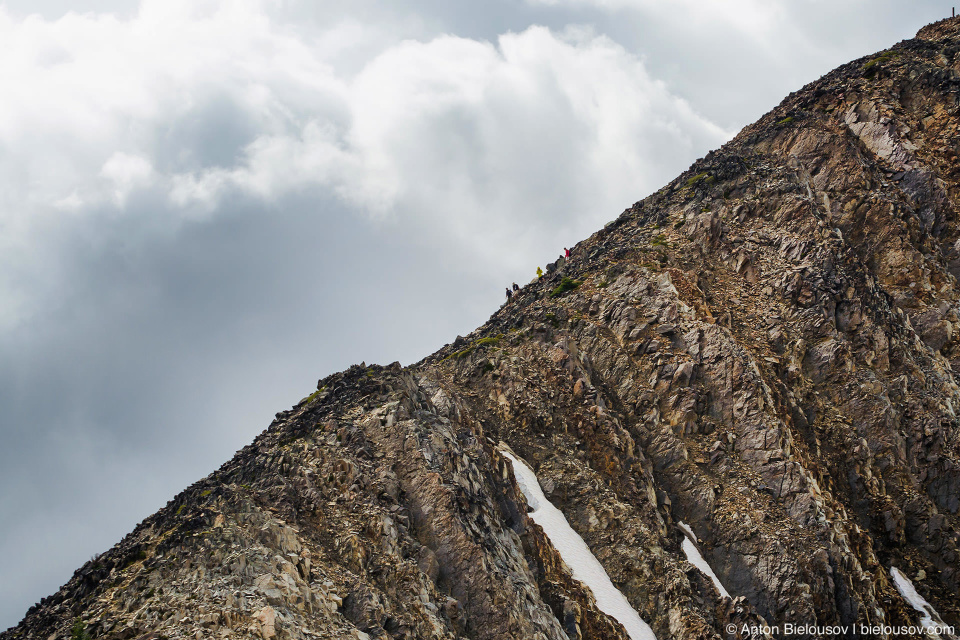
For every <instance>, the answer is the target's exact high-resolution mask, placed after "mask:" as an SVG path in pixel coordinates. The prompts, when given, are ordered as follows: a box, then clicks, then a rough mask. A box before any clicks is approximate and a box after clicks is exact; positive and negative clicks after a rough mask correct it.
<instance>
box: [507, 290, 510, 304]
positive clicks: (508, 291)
mask: <svg viewBox="0 0 960 640" xmlns="http://www.w3.org/2000/svg"><path fill="white" fill-rule="evenodd" d="M507 302H510V287H507Z"/></svg>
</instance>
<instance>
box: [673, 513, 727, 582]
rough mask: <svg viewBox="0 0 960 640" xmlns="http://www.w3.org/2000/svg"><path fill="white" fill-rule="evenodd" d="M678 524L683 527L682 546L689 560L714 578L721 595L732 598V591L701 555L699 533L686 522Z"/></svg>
mask: <svg viewBox="0 0 960 640" xmlns="http://www.w3.org/2000/svg"><path fill="white" fill-rule="evenodd" d="M677 524H678V525H679V526H680V528H681V529H683V533H684V536H683V544H682V545H680V546H681V547H682V548H683V553H684V554H685V555H686V556H687V562H689V563H690V564H692V565H693V566H695V567H696V568H697V569H700V571H703V572H704V573H705V574H707V576H708V577H709V578H710V579H711V580H713V586H715V587H716V588H717V591H719V592H720V595H722V596H725V597H727V598H731V596H730V593H729V592H728V591H727V590H726V589H724V588H723V585H722V584H720V578H718V577H717V574H715V573H714V572H713V569H711V568H710V565H709V564H707V561H706V560H705V559H704V557H703V555H701V553H700V549H698V548H697V543H698V542H699V540H697V534H695V533H694V532H693V529H691V528H690V527H689V525H687V524H686V523H685V522H678V523H677ZM731 599H732V598H731Z"/></svg>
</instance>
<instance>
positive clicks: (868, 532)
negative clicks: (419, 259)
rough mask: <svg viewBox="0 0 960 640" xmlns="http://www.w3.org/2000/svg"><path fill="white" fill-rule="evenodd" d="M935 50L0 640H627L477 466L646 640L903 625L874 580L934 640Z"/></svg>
mask: <svg viewBox="0 0 960 640" xmlns="http://www.w3.org/2000/svg"><path fill="white" fill-rule="evenodd" d="M958 30H960V21H958V20H957V19H947V20H944V21H941V22H938V23H934V24H931V25H928V26H926V27H924V28H923V29H921V30H920V32H919V33H918V36H917V38H915V39H912V40H906V41H903V42H901V43H898V44H897V45H894V47H892V48H891V49H888V50H887V51H886V52H882V53H879V54H875V55H873V56H866V57H864V58H861V59H858V60H855V61H852V62H850V63H848V64H846V65H843V66H841V67H839V68H838V69H836V70H834V71H832V72H830V73H828V74H826V75H825V76H823V77H822V78H820V79H819V80H816V81H814V82H812V83H810V84H808V85H807V86H805V87H804V88H803V89H801V90H799V91H797V92H794V93H792V94H790V95H789V96H787V97H786V98H785V99H784V100H783V101H782V102H781V103H780V104H779V105H778V106H777V107H775V108H774V109H773V110H772V111H770V112H769V113H767V114H766V115H764V116H763V117H762V118H761V119H760V120H758V121H757V122H756V123H754V124H752V125H749V126H747V127H745V128H744V129H743V130H742V131H741V132H740V133H739V134H738V135H737V136H736V137H735V138H734V139H733V140H731V141H730V142H728V143H727V144H725V145H724V146H722V147H721V148H720V149H718V150H716V151H713V152H711V153H709V154H707V155H706V156H705V157H704V158H701V159H699V160H698V161H696V162H695V163H694V164H693V165H692V166H691V167H690V169H688V170H687V171H685V172H684V173H682V174H681V175H680V176H678V177H677V178H676V179H674V180H673V181H672V182H671V183H669V184H668V185H666V186H665V187H664V188H662V189H661V190H659V191H658V192H656V193H654V194H652V195H650V196H648V197H647V198H645V199H643V200H641V201H639V202H637V203H636V204H634V205H633V206H632V207H630V208H628V209H627V210H625V211H624V212H623V213H622V214H621V215H620V216H619V217H618V218H617V219H615V220H614V221H612V222H611V223H609V224H608V225H607V226H605V227H604V228H603V229H602V230H600V231H598V232H597V233H595V234H593V235H592V236H591V237H590V238H588V239H587V240H584V241H582V242H581V243H579V244H578V245H576V247H574V250H573V255H572V257H571V259H570V260H569V261H566V262H565V263H563V264H561V265H559V267H558V268H556V269H555V270H552V271H550V272H549V273H548V274H547V275H546V276H544V278H543V279H541V280H538V281H535V282H533V283H531V284H529V285H527V286H526V287H524V288H523V289H522V290H521V291H520V292H519V293H518V294H517V295H516V296H515V297H514V299H512V300H511V301H510V302H508V303H507V304H505V305H504V306H503V307H501V309H500V310H498V311H497V312H496V313H494V314H493V316H491V318H490V320H488V321H487V322H486V323H485V324H484V325H482V326H481V327H480V328H478V329H477V330H475V331H474V332H472V333H471V334H468V335H467V336H465V337H458V338H457V340H455V341H454V342H453V343H451V344H449V345H446V346H445V347H443V348H441V349H440V350H438V351H437V352H435V353H434V354H431V355H429V356H427V357H425V358H424V359H423V360H421V361H420V362H418V363H416V364H413V365H411V366H409V367H406V368H404V367H401V366H400V365H399V364H397V363H394V364H393V365H388V366H385V367H384V366H378V365H374V366H370V367H367V366H360V365H355V366H353V367H351V368H349V369H347V370H346V371H344V372H340V373H336V374H332V375H330V376H327V377H326V378H324V379H322V380H320V381H319V382H318V385H317V387H318V390H317V392H316V393H315V394H312V395H311V396H309V397H308V398H305V399H304V400H303V401H301V402H300V403H298V404H297V405H296V406H295V407H294V408H292V409H290V410H288V411H283V412H280V413H278V414H277V418H276V420H274V422H273V423H272V424H271V426H270V427H269V428H268V429H267V430H266V431H265V432H263V433H262V434H261V435H259V436H258V437H257V438H256V439H255V440H254V442H253V443H252V444H250V445H248V446H247V447H244V448H243V449H241V450H240V451H239V452H238V453H237V455H236V456H234V458H233V459H231V460H230V461H228V462H226V463H225V464H224V465H222V466H221V467H220V469H218V470H217V471H216V472H214V473H213V474H211V475H210V476H208V477H207V478H204V479H203V480H201V481H199V482H197V483H195V484H194V485H191V487H189V488H188V489H187V490H185V491H184V492H182V493H181V494H179V495H178V496H177V497H176V498H174V499H173V500H172V501H171V502H169V503H168V504H167V506H166V507H164V508H163V509H161V510H160V511H158V512H157V513H156V514H154V515H153V516H150V517H148V518H146V519H145V520H144V521H143V522H142V523H140V524H139V525H138V526H137V527H136V529H134V531H133V532H131V533H130V534H129V535H128V536H126V537H125V538H124V539H123V540H122V541H121V542H120V543H118V545H117V546H115V547H114V548H113V549H111V550H110V551H109V552H108V553H106V554H104V555H103V556H101V557H99V558H97V559H96V560H91V562H88V563H87V564H86V565H84V567H82V568H81V569H79V570H78V571H77V572H76V573H75V574H74V576H73V578H71V580H70V581H69V582H68V583H67V585H65V586H64V587H63V588H62V589H61V590H60V591H58V592H57V593H56V594H54V595H53V596H50V597H48V598H45V599H44V600H43V601H41V603H38V605H35V606H34V607H33V608H31V609H30V611H28V613H27V616H26V617H25V618H24V621H22V622H21V623H20V625H18V626H17V627H14V628H11V629H10V630H7V631H6V632H4V633H2V634H0V638H3V639H4V640H7V639H12V638H68V637H71V636H72V635H73V636H77V635H78V634H79V635H80V636H83V634H87V636H88V637H96V638H100V637H103V638H117V639H124V638H143V639H144V640H146V639H147V638H161V637H166V638H171V639H172V638H186V637H191V638H193V637H261V638H265V639H269V638H273V637H277V638H307V637H329V638H340V637H344V638H346V637H355V638H364V637H368V638H369V637H373V638H433V637H435V638H510V637H513V638H626V637H627V636H626V632H625V630H624V629H623V628H622V627H621V626H620V625H619V623H617V622H616V621H615V620H613V619H611V618H609V617H608V616H606V615H605V614H603V613H602V612H601V611H600V610H599V609H598V608H597V606H596V603H595V602H594V601H593V598H592V595H591V594H590V592H589V591H588V590H587V589H585V588H584V587H583V585H581V584H579V583H578V582H577V581H576V580H575V579H573V578H572V576H571V575H570V573H569V571H568V570H567V569H566V567H565V564H564V562H563V559H562V558H561V557H560V556H559V554H558V553H557V551H556V550H555V549H554V548H553V546H552V545H551V544H550V542H549V539H548V538H547V537H546V536H545V534H544V532H543V530H542V529H541V528H540V527H539V526H538V525H537V524H536V523H535V522H533V521H532V519H531V518H530V517H529V516H527V513H526V508H525V504H526V503H525V499H524V498H523V495H522V493H521V492H520V491H519V489H518V487H517V484H516V481H515V479H514V477H513V472H512V469H511V467H510V464H509V462H508V461H506V460H505V458H504V457H503V456H502V454H501V453H500V451H499V447H500V446H501V443H505V444H506V445H508V446H509V447H510V448H511V449H512V450H514V451H516V452H517V454H518V455H520V456H522V457H523V458H524V459H525V460H526V461H527V463H528V464H529V465H530V466H531V468H532V469H534V470H535V471H536V473H537V476H538V478H539V481H540V483H541V485H542V486H543V489H544V493H545V495H547V497H548V498H549V499H550V500H551V502H553V503H554V504H555V506H557V507H558V508H559V509H560V510H561V511H563V513H564V515H565V516H566V517H567V519H568V520H569V521H570V523H571V525H572V526H573V528H574V529H576V530H577V533H578V534H579V535H580V536H581V537H583V539H584V540H585V541H586V542H587V544H588V545H589V547H590V548H591V550H592V551H593V553H594V554H595V555H596V556H597V558H598V559H599V560H600V562H601V563H602V564H603V566H604V568H605V569H606V571H607V572H608V574H609V575H610V577H611V579H612V581H613V583H614V584H615V585H617V587H618V588H620V589H621V591H622V592H623V593H624V595H625V596H626V597H627V599H628V600H629V601H630V603H631V604H632V605H633V606H634V607H635V608H636V609H637V611H638V612H639V613H640V614H641V617H642V618H643V619H644V620H646V621H647V622H648V623H649V624H650V625H651V627H652V628H653V629H654V631H655V633H656V634H657V637H658V638H661V640H663V639H664V638H718V637H725V638H726V637H751V635H750V634H749V633H744V632H743V630H744V629H747V628H750V627H763V626H764V625H767V626H769V627H771V628H774V627H778V632H770V633H769V634H768V635H769V636H771V637H817V636H818V634H816V633H811V634H806V635H805V634H802V633H801V634H785V633H782V628H783V625H785V624H786V623H794V624H813V625H838V626H842V627H844V628H845V629H847V631H846V632H845V633H844V634H842V635H843V637H865V636H868V635H870V636H872V635H877V634H870V633H862V632H859V631H857V629H856V625H857V624H863V625H878V624H879V625H893V626H909V625H911V624H914V625H915V624H917V622H918V620H919V615H918V612H916V611H915V610H914V609H913V608H911V606H910V604H909V603H908V602H907V601H906V600H905V599H904V598H903V597H902V596H901V595H900V594H899V592H898V590H897V587H896V585H895V584H894V581H893V579H892V578H891V575H890V571H891V568H892V567H894V566H895V567H897V568H898V569H900V570H903V571H904V572H905V573H906V574H907V576H908V578H909V579H911V580H913V581H914V584H915V586H916V587H917V590H918V591H919V592H920V594H921V595H922V596H923V597H924V598H926V600H928V601H929V602H930V603H931V604H932V605H933V606H934V607H935V608H936V610H937V612H938V614H939V615H940V616H941V617H942V619H943V621H944V622H946V623H948V624H953V625H954V626H957V625H960V595H958V594H960V586H958V580H960V560H958V551H960V516H958V508H960V425H958V422H957V418H956V409H955V408H954V407H955V406H956V407H958V408H960V386H958V385H957V375H958V374H957V371H960V343H958V341H957V340H956V337H955V332H956V328H955V327H956V325H957V324H958V323H960V316H958V312H957V303H958V301H960V289H958V286H957V277H958V276H960V228H958V224H957V215H956V214H957V197H958V193H960V168H958V165H957V156H958V154H960V144H958V143H957V142H956V140H958V138H957V130H958V117H957V114H958V95H960V35H958ZM680 521H683V522H686V523H687V524H689V525H690V527H691V528H692V530H693V531H694V532H695V535H696V537H697V538H698V539H699V540H700V541H701V542H702V544H701V547H702V549H701V550H702V551H703V555H704V557H705V558H706V560H707V561H708V562H709V563H710V565H711V567H712V568H713V569H714V571H715V573H716V574H717V575H718V576H719V579H720V580H721V581H722V582H723V584H724V586H725V587H726V588H727V590H728V591H730V593H731V594H732V595H733V598H724V597H722V596H721V595H720V594H719V593H718V592H717V589H716V587H715V586H714V584H713V582H712V581H711V580H710V578H709V577H707V576H706V575H704V574H703V573H701V572H700V571H699V570H697V569H695V568H694V567H693V566H692V565H690V564H689V563H688V562H687V561H686V560H685V559H684V555H683V553H682V551H681V542H682V541H683V540H684V534H683V532H682V531H681V529H680V527H679V526H678V525H677V523H678V522H680ZM191 596H192V597H191ZM730 625H733V626H732V627H731V628H733V629H734V630H735V632H734V633H732V634H731V633H728V632H727V629H728V627H729V626H730ZM880 635H884V634H880ZM893 635H897V637H900V636H902V635H904V634H889V633H888V634H886V637H893ZM752 637H757V635H756V634H754V635H753V636H752ZM943 637H949V636H946V635H945V636H943Z"/></svg>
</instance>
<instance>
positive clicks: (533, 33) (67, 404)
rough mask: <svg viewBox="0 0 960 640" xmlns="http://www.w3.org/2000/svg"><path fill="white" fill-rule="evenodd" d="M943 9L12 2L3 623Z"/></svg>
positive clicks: (4, 298) (535, 0) (927, 5)
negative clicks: (295, 423)
mask: <svg viewBox="0 0 960 640" xmlns="http://www.w3.org/2000/svg"><path fill="white" fill-rule="evenodd" d="M79 7H83V9H82V10H80V9H79ZM950 7H951V5H950V3H949V2H933V1H918V0H911V1H907V0H903V1H901V2H893V1H890V0H869V1H867V0H725V1H720V0H672V1H670V2H667V1H666V0H526V1H524V0H513V1H507V0H486V1H485V2H482V3H480V2H451V1H450V0H406V1H402V2H397V1H393V2H389V1H387V0H352V1H351V2H349V3H345V2H337V3H334V2H319V3H318V2H315V1H308V0H303V1H297V0H273V1H270V0H262V1H258V0H235V1H218V0H144V1H142V2H140V3H137V2H133V1H131V0H123V1H118V0H115V1H111V0H102V1H93V0H88V1H86V2H81V1H77V0H8V1H7V2H0V91H2V98H0V438H2V439H0V443H2V445H0V483H2V484H0V486H2V492H0V629H2V628H4V627H6V626H9V625H13V624H16V622H18V621H19V620H20V618H21V617H22V615H23V614H24V613H25V611H26V609H27V608H28V607H29V606H30V605H31V604H33V603H34V602H36V601H37V600H39V599H40V598H41V597H42V596H45V595H48V594H50V593H52V592H54V591H55V590H56V589H57V588H58V587H59V586H60V585H61V584H62V583H63V582H65V581H66V580H67V579H68V578H69V577H70V576H71V575H72V572H73V570H74V569H76V568H77V567H79V566H80V565H81V564H82V563H83V562H84V561H85V560H87V559H88V558H89V557H90V556H91V555H92V554H94V553H96V552H101V551H104V550H106V549H108V548H109V547H110V546H111V545H113V544H114V543H115V542H117V541H118V540H119V539H120V538H121V537H122V536H123V535H124V534H125V533H127V532H128V531H129V530H131V529H132V528H133V527H134V526H135V525H136V523H137V522H138V521H139V520H141V519H142V518H143V517H145V516H147V515H149V514H150V513H152V512H154V511H155V510H156V509H158V508H159V507H161V506H162V505H163V504H164V503H165V502H166V501H167V500H168V499H170V498H171V497H173V496H174V495H175V494H176V493H177V492H178V491H180V490H181V489H183V488H184V487H186V486H187V485H188V484H190V483H191V482H193V481H195V480H198V479H199V478H201V477H203V476H204V475H206V474H207V473H209V472H210V471H212V470H213V469H215V468H216V467H217V466H219V465H220V464H221V463H223V462H224V461H225V460H227V459H228V458H229V457H230V456H231V455H232V454H233V452H234V451H236V450H237V449H239V448H240V447H242V446H244V445H245V444H247V443H249V442H250V441H251V440H252V439H253V437H254V436H255V435H256V434H257V433H258V432H260V431H261V430H262V429H264V428H265V427H266V426H267V425H268V424H269V423H270V421H271V419H272V417H273V414H274V413H275V412H277V411H279V410H281V409H285V408H289V407H290V406H291V405H292V404H294V403H295V402H297V401H298V400H299V399H300V398H302V397H303V396H306V395H308V394H309V393H310V392H311V391H312V390H313V389H314V388H315V385H316V381H317V379H318V378H320V377H322V376H325V375H327V374H329V373H331V372H334V371H337V370H340V369H343V368H345V367H347V366H349V365H350V364H353V363H358V362H360V361H366V362H367V363H371V362H377V363H382V364H387V363H390V362H392V361H394V360H399V361H400V362H401V363H403V364H409V363H411V362H414V361H416V360H419V359H420V358H421V357H423V356H424V355H426V354H428V353H430V352H432V351H433V350H435V349H436V348H438V347H440V346H442V345H443V344H445V343H446V342H450V341H451V340H452V339H453V338H454V337H455V336H456V335H457V334H465V333H468V332H469V331H471V330H472V329H473V328H475V327H476V326H478V325H479V324H481V323H482V322H483V321H484V320H485V319H486V318H487V317H488V316H489V315H490V314H491V313H492V312H493V311H495V310H496V309H497V307H498V305H499V304H500V302H501V297H502V296H503V289H504V286H505V285H508V284H509V283H511V282H513V281H517V282H520V283H524V282H526V281H528V280H529V279H530V278H531V277H532V276H533V274H534V271H535V269H536V267H537V266H538V265H542V264H544V263H546V262H548V261H551V260H553V259H554V258H555V257H556V256H557V255H558V254H559V252H560V251H561V250H562V247H563V246H565V245H572V244H573V243H575V242H577V241H578V240H581V239H583V238H584V237H586V236H588V235H589V234H590V233H592V232H593V231H595V230H596V229H597V228H599V227H600V226H602V225H603V224H604V223H606V222H608V221H609V220H611V219H613V218H614V217H616V216H617V215H618V214H619V213H620V212H621V211H622V210H623V209H624V208H625V207H627V206H629V205H630V204H632V203H633V202H635V201H636V200H639V199H640V198H642V197H643V196H646V195H648V194H649V193H651V192H652V191H655V190H656V189H658V188H659V187H661V186H662V185H663V184H664V183H666V182H667V181H669V180H670V179H671V178H673V177H674V176H675V175H676V174H678V173H679V172H681V171H682V170H684V169H685V168H686V167H687V166H689V165H690V163H691V162H693V161H694V160H695V159H697V158H698V157H701V156H703V155H704V154H705V153H706V152H707V151H709V150H710V149H713V148H716V147H718V146H719V145H720V144H722V143H723V142H724V141H726V140H727V139H729V138H730V137H731V136H733V135H734V134H735V133H736V132H737V131H738V130H739V129H740V128H741V127H743V126H744V125H746V124H748V123H749V122H751V121H753V120H755V119H756V118H757V117H759V116H760V115H762V114H763V113H764V112H766V111H767V110H769V109H770V108H772V107H773V106H775V105H776V104H777V103H778V102H779V101H780V100H781V99H782V98H783V97H784V96H785V95H786V94H788V93H789V92H791V91H794V90H797V89H799V88H800V87H801V86H803V85H804V84H805V83H807V82H809V81H811V80H814V79H816V78H817V77H819V76H820V75H822V74H823V73H826V72H827V71H829V70H830V69H832V68H833V67H835V66H837V65H839V64H842V63H844V62H847V61H848V60H850V59H853V58H857V57H860V56H862V55H866V54H869V53H872V52H874V51H877V50H879V49H884V48H886V47H888V46H890V45H892V44H893V43H895V42H897V41H899V40H901V39H904V38H909V37H912V36H913V35H914V34H915V33H916V31H917V30H918V29H919V28H920V27H921V26H923V25H924V24H926V23H928V22H931V21H933V20H935V19H939V18H942V17H945V16H947V15H949V14H950ZM68 10H69V12H68Z"/></svg>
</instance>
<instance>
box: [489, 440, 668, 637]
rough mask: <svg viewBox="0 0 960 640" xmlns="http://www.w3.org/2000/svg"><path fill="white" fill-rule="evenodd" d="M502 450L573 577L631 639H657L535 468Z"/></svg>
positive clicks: (535, 516)
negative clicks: (547, 492)
mask: <svg viewBox="0 0 960 640" xmlns="http://www.w3.org/2000/svg"><path fill="white" fill-rule="evenodd" d="M501 453H502V454H503V455H504V457H505V458H506V459H507V460H509V461H510V463H511V464H512V465H513V475H515V476H516V478H517V484H518V485H520V491H522V492H523V495H524V497H525V498H526V499H527V504H528V505H530V508H531V509H533V512H532V513H530V514H528V515H529V516H530V517H531V518H533V521H534V522H536V523H537V524H538V525H540V526H541V527H543V531H544V533H546V534H547V538H548V539H549V540H550V543H551V544H552V545H553V546H554V548H556V550H557V551H558V552H559V553H560V557H561V558H563V561H564V562H565V563H566V564H567V566H568V567H570V571H571V572H572V573H573V577H574V578H575V579H577V580H579V581H580V582H582V583H583V584H584V585H586V586H587V587H588V588H589V589H590V591H592V592H593V597H594V598H596V600H597V607H598V608H599V609H600V611H603V612H604V613H605V614H607V615H608V616H611V617H612V618H614V619H616V620H617V621H618V622H619V623H620V624H622V625H623V626H624V628H625V629H626V630H627V634H628V635H629V636H630V639H631V640H657V637H656V636H655V635H654V633H653V630H652V629H651V628H650V626H649V625H647V623H646V622H644V621H643V620H642V619H641V618H640V616H639V615H637V612H636V610H635V609H634V608H633V607H632V606H631V605H630V603H629V602H628V601H627V599H626V598H625V597H624V595H623V594H622V593H621V592H620V590H619V589H617V588H616V587H615V586H613V583H612V582H611V581H610V576H608V575H607V572H606V571H605V570H604V568H603V565H601V564H600V561H599V560H597V558H596V556H594V555H593V553H592V552H591V551H590V547H588V546H587V543H585V542H584V541H583V538H581V537H580V536H579V535H578V534H577V532H576V531H574V530H573V529H572V528H571V527H570V523H568V522H567V519H566V517H564V515H563V513H561V512H560V510H559V509H557V508H556V507H554V506H553V505H552V504H550V501H549V500H547V498H546V497H545V496H544V495H543V491H542V490H541V489H540V483H539V482H537V475H536V474H535V473H534V472H533V470H532V469H531V468H530V467H528V466H527V465H526V464H525V463H524V462H523V461H522V460H518V459H517V458H515V457H514V456H513V455H512V454H511V453H509V452H508V451H504V450H501Z"/></svg>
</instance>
